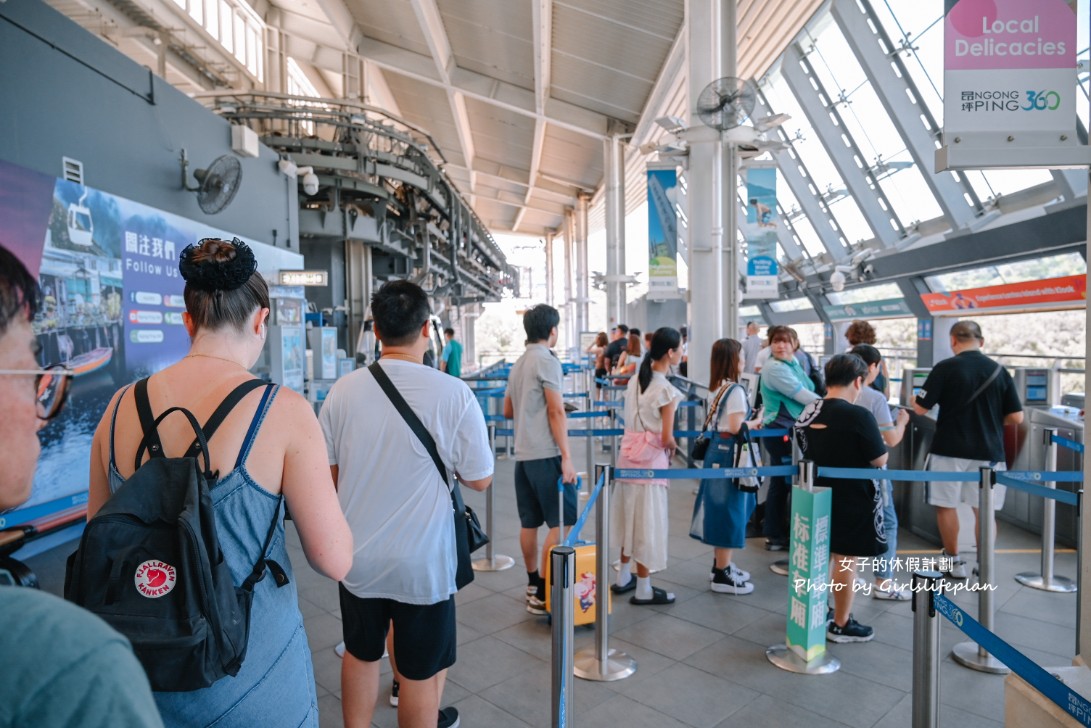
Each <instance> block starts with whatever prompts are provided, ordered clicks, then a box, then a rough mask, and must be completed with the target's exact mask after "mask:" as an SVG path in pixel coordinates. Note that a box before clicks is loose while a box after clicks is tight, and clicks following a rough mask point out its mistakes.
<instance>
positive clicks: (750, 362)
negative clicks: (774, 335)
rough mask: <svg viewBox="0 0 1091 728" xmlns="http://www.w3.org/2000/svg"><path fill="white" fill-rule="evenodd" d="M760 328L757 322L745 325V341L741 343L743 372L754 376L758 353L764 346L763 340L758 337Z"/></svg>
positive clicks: (749, 322)
mask: <svg viewBox="0 0 1091 728" xmlns="http://www.w3.org/2000/svg"><path fill="white" fill-rule="evenodd" d="M760 329H761V327H760V326H759V325H758V322H757V321H748V322H747V323H746V339H745V340H744V341H743V342H742V351H743V372H745V373H746V374H754V373H755V372H756V371H757V364H758V352H759V351H761V348H762V347H763V346H765V340H764V339H762V338H761V337H760V336H758V331H759V330H760Z"/></svg>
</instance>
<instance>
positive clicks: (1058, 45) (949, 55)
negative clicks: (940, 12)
mask: <svg viewBox="0 0 1091 728" xmlns="http://www.w3.org/2000/svg"><path fill="white" fill-rule="evenodd" d="M948 8H949V9H948V11H947V16H946V18H945V21H944V67H945V68H946V69H947V70H948V71H969V70H977V71H984V70H1002V69H1034V68H1066V69H1071V68H1074V67H1075V64H1076V3H1075V0H957V2H955V3H954V5H953V7H952V6H951V2H950V0H948Z"/></svg>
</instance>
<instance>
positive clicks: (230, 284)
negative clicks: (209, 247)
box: [178, 238, 258, 291]
mask: <svg viewBox="0 0 1091 728" xmlns="http://www.w3.org/2000/svg"><path fill="white" fill-rule="evenodd" d="M211 239H215V238H205V239H204V240H200V241H199V242H197V243H196V244H194V245H187V246H186V247H185V249H184V250H183V251H182V254H181V255H180V256H179V260H178V271H179V272H180V273H181V274H182V278H184V279H185V281H186V283H188V284H189V285H191V286H193V287H194V288H197V289H199V290H202V291H233V290H235V289H236V288H240V287H241V286H242V285H243V284H245V283H246V282H247V281H248V280H250V276H252V275H253V274H254V271H256V270H257V269H258V260H257V258H255V257H254V251H253V250H251V249H250V246H249V245H247V244H246V243H244V242H243V241H241V240H239V239H238V238H233V239H232V240H231V245H232V246H233V247H234V248H235V257H234V258H233V259H231V260H226V261H222V262H218V263H217V262H213V261H205V262H202V263H194V262H193V261H192V260H191V258H192V257H193V254H194V253H196V252H197V251H198V250H199V249H200V246H201V245H203V244H204V243H205V241H206V240H211Z"/></svg>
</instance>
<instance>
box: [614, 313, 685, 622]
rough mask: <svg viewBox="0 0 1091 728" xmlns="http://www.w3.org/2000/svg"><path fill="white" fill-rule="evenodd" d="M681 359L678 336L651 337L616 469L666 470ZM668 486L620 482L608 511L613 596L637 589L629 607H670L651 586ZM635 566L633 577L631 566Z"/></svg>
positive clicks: (663, 534) (629, 397) (661, 560)
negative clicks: (674, 376)
mask: <svg viewBox="0 0 1091 728" xmlns="http://www.w3.org/2000/svg"><path fill="white" fill-rule="evenodd" d="M681 359H682V335H681V334H679V333H678V331H676V330H675V329H672V328H669V327H663V328H661V329H657V330H656V332H655V334H654V335H653V336H652V350H651V354H650V355H649V356H648V358H647V359H645V360H644V363H643V364H642V365H641V366H640V371H639V372H638V373H637V376H635V377H633V378H632V379H631V380H630V381H629V386H628V387H627V388H626V390H625V406H624V418H625V434H624V435H623V436H622V438H621V447H620V448H619V449H620V452H619V453H618V459H617V466H618V467H619V468H644V469H657V468H667V467H670V461H671V458H672V457H673V456H674V452H675V450H677V449H678V444H677V443H676V442H675V441H674V411H675V409H676V408H677V407H678V401H679V400H680V399H682V393H681V392H679V391H678V390H677V389H676V388H675V387H674V385H672V384H671V383H670V382H669V381H667V376H666V375H667V372H668V370H669V369H670V367H671V366H676V365H677V364H678V362H679V361H681ZM667 486H668V482H667V481H665V480H618V481H617V487H616V489H615V491H614V497H613V502H612V508H611V514H610V519H611V524H612V535H611V543H616V544H619V545H620V546H621V568H620V570H619V571H618V575H617V583H615V584H614V585H613V586H611V587H610V588H611V590H612V591H613V592H614V593H615V594H625V593H627V592H630V591H634V590H635V592H636V593H635V594H634V595H633V596H632V597H630V599H629V601H630V602H631V603H633V604H672V603H674V594H672V593H669V592H667V591H664V590H663V589H660V588H659V587H653V586H652V583H651V576H650V574H651V572H652V571H658V570H661V569H665V568H667V530H668V521H667ZM634 560H635V561H636V575H635V576H634V575H633V573H632V571H633V561H634Z"/></svg>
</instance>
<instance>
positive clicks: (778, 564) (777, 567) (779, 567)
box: [769, 430, 817, 576]
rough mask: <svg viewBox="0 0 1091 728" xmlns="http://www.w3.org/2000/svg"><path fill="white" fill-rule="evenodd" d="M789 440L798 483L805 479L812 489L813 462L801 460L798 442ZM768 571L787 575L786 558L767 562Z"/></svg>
mask: <svg viewBox="0 0 1091 728" xmlns="http://www.w3.org/2000/svg"><path fill="white" fill-rule="evenodd" d="M790 432H791V430H789V433H790ZM789 437H791V435H789ZM791 441H792V465H795V466H799V467H801V469H800V471H799V478H800V483H799V485H800V486H801V487H802V486H803V483H804V481H805V480H806V482H808V483H809V485H808V486H806V489H807V490H809V491H811V490H814V484H815V479H816V477H817V474H816V471H815V464H814V462H812V461H810V460H803V454H802V453H801V452H800V450H799V443H798V442H796V439H795V438H794V437H791ZM803 463H806V464H807V466H806V467H807V468H809V470H808V472H806V473H804V468H803V467H802V464H803ZM769 571H771V572H773V573H774V574H779V575H780V576H788V559H777V560H776V561H774V562H773V563H771V564H769Z"/></svg>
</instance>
